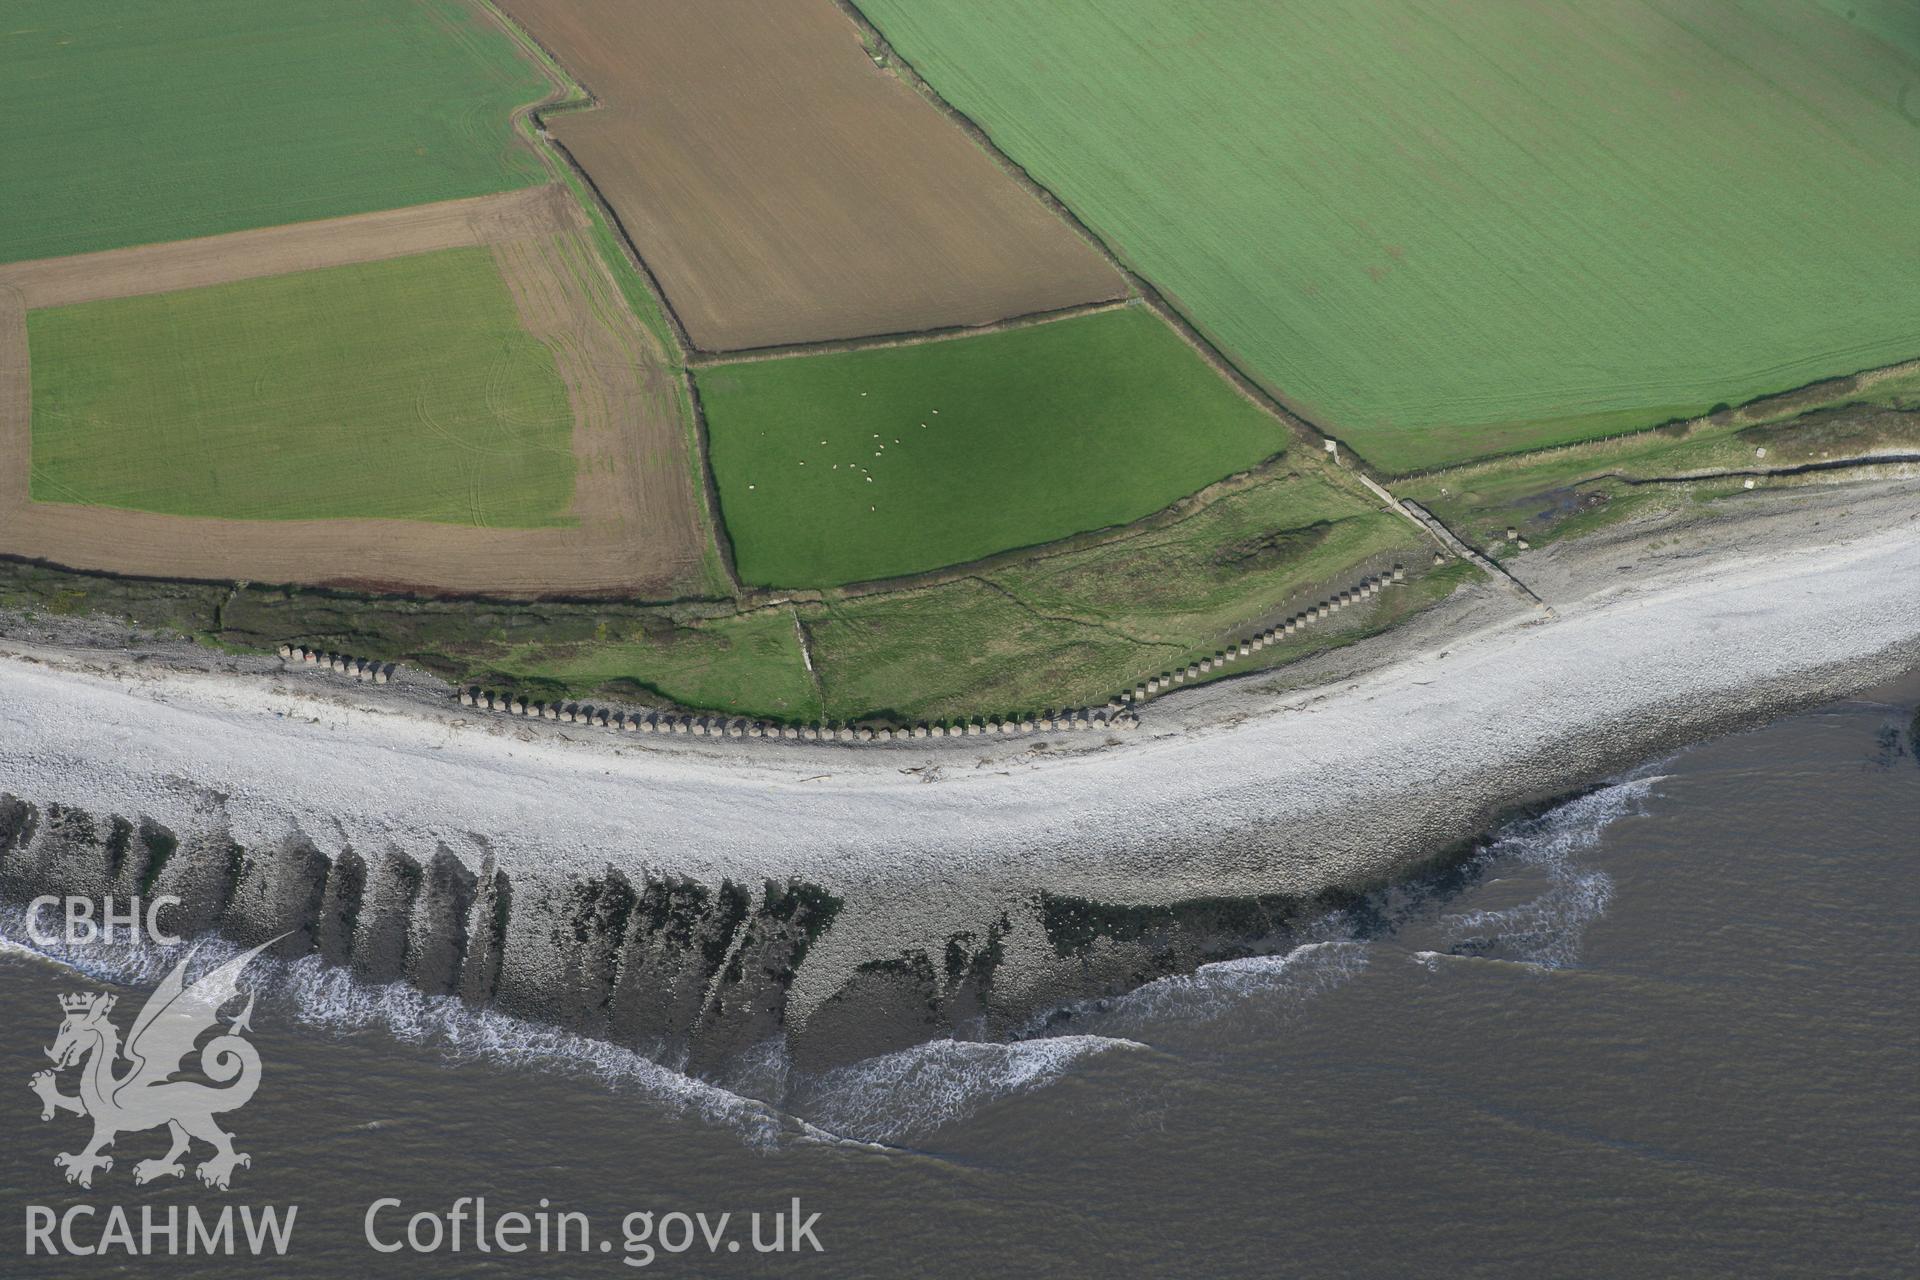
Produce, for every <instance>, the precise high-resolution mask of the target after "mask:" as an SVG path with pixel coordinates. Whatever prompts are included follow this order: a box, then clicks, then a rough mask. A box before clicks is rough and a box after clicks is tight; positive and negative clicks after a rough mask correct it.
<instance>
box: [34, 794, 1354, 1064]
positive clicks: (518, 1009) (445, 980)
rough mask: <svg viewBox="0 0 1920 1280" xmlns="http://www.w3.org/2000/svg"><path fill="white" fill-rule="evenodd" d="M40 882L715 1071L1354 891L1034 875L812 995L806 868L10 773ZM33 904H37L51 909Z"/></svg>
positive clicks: (1251, 926)
mask: <svg viewBox="0 0 1920 1280" xmlns="http://www.w3.org/2000/svg"><path fill="white" fill-rule="evenodd" d="M42 894H54V895H61V896H69V895H70V896H76V897H85V898H89V899H92V900H94V901H95V902H96V903H104V902H105V901H106V900H107V899H112V901H113V902H114V904H116V906H117V907H119V908H120V909H122V910H124V909H125V907H126V905H127V904H128V903H129V902H130V900H132V899H135V898H138V899H141V900H143V901H144V902H146V903H149V904H150V903H152V902H153V901H154V900H155V899H156V898H158V897H160V896H163V895H166V896H171V897H174V898H177V899H179V903H178V905H177V906H170V907H168V908H167V910H166V911H165V913H164V914H163V915H162V917H161V921H160V922H161V924H162V925H163V927H165V928H166V930H167V931H168V932H170V933H173V934H175V935H178V936H182V937H187V938H192V937H195V936H201V935H207V934H218V935H221V936H223V937H226V938H228V939H229V940H231V941H233V942H235V943H238V944H240V945H243V946H251V945H254V944H256V943H261V942H266V941H268V940H269V939H276V938H277V939H278V941H276V942H275V943H274V945H273V948H272V949H273V951H274V952H275V953H276V954H278V955H280V956H281V957H283V958H286V959H293V958H297V957H300V956H305V955H309V954H313V955H317V956H318V957H319V958H320V959H321V960H322V961H324V962H325V963H326V964H328V965H332V966H337V967H340V968H343V969H346V970H347V971H349V972H350V973H351V974H352V975H353V976H354V977H355V978H356V979H357V980H359V981H360V982H363V983H366V984H368V985H372V986H379V985H384V984H388V983H396V982H398V983H405V984H408V985H409V986H411V987H413V988H416V989H417V990H419V991H422V992H425V993H427V994H430V995H450V996H457V997H459V998H460V999H463V1000H466V1001H468V1002H471V1003H473V1004H475V1005H479V1006H485V1007H491V1008H495V1009H498V1010H499V1011H501V1012H503V1013H508V1014H511V1015H514V1016H516V1017H519V1018H523V1019H527V1020H530V1021H535V1022H540V1023H545V1024H549V1025H552V1026H555V1027H559V1028H562V1029H565V1030H568V1031H573V1032H578V1033H581V1034H585V1035H589V1036H594V1037H597V1038H601V1039H605V1040H609V1041H612V1042H615V1043H618V1044H621V1045H624V1046H627V1047H630V1048H634V1049H637V1050H639V1051H640V1052H642V1053H645V1054H646V1055H648V1056H650V1057H652V1058H654V1059H655V1060H657V1061H660V1062H663V1063H666V1064H668V1065H671V1066H674V1067H676V1068H679V1069H683V1070H686V1071H689V1072H692V1073H695V1074H715V1075H718V1074H724V1073H725V1072H726V1071H727V1070H728V1069H729V1066H730V1064H732V1063H735V1062H737V1061H739V1060H740V1059H741V1057H742V1056H743V1055H747V1054H749V1053H750V1052H751V1051H752V1050H754V1049H755V1048H756V1046H760V1045H763V1044H765V1043H767V1042H768V1041H770V1040H774V1039H779V1040H781V1041H782V1042H783V1043H784V1044H785V1046H786V1050H787V1052H788V1053H789V1054H790V1055H791V1061H792V1062H793V1064H794V1065H795V1066H796V1067H800V1068H802V1069H809V1070H812V1069H821V1068H825V1067H830V1066H833V1065H837V1064H839V1063H844V1062H851V1061H855V1060H858V1059H861V1058H865V1057H870V1056H873V1055H874V1054H877V1053H884V1052H887V1051H890V1050H894V1049H899V1048H904V1047H906V1046H909V1045H913V1044H918V1043H920V1042H923V1041H926V1040H930V1039H940V1038H944V1037H950V1036H959V1037H962V1038H1004V1037H1008V1036H1016V1035H1019V1034H1021V1033H1022V1032H1023V1031H1024V1030H1026V1029H1029V1028H1037V1026H1038V1025H1039V1022H1041V1021H1044V1020H1045V1018H1046V1017H1047V1015H1048V1013H1049V1012H1050V1011H1052V1010H1055V1009H1057V1008H1059V1007H1061V1006H1064V1005H1070V1004H1072V1003H1073V1002H1075V1001H1079V1000H1083V999H1087V998H1089V997H1093V998H1098V997H1099V996H1102V995H1105V994H1111V993H1116V992H1119V991H1124V990H1127V989H1130V988H1131V987H1134V986H1137V985H1139V984H1140V983H1142V982H1146V981H1151V980H1152V979H1154V978H1156V977H1160V976H1164V975H1166V974H1170V973H1176V972H1183V971H1188V970H1191V969H1193V968H1195V967H1197V966H1199V965H1201V964H1205V963H1207V962H1209V961H1213V960H1219V959H1227V958H1235V957H1239V956H1244V955H1249V954H1255V953H1258V952H1265V951H1274V950H1284V949H1285V948H1287V947H1288V946H1291V945H1292V944H1293V943H1294V942H1295V941H1297V939H1298V936H1299V934H1298V930H1299V927H1300V926H1301V924H1302V923H1303V922H1305V921H1309V920H1312V919H1317V918H1320V917H1323V916H1325V915H1326V913H1327V912H1328V911H1329V910H1338V909H1347V908H1348V907H1349V906H1350V904H1351V903H1353V902H1357V901H1359V900H1358V899H1357V898H1355V897H1354V896H1353V895H1343V896H1342V897H1341V898H1339V899H1338V900H1336V898H1333V897H1316V898H1312V899H1296V898H1288V897H1279V896H1273V897H1261V898H1220V899H1205V900H1195V901H1192V902H1186V903H1177V904H1173V905H1169V906H1154V907H1130V906H1121V905H1114V904H1106V903H1100V902H1095V901H1091V900H1087V899H1080V898H1065V897H1059V896H1055V895H1051V894H1046V893H1040V894H1032V895H1028V896H1023V897H1022V898H1020V899H1019V900H1017V901H1011V902H985V903H982V904H981V905H980V908H979V919H978V922H977V924H972V925H968V926H965V927H959V928H952V927H948V926H942V927H941V928H939V929H936V930H933V931H932V932H933V934H937V936H928V937H927V938H925V939H924V940H921V941H919V942H918V943H917V944H915V945H907V946H904V947H902V946H901V945H900V942H899V938H898V937H897V936H895V937H893V938H890V939H889V941H888V943H887V944H886V945H885V947H884V948H883V947H882V945H881V944H880V943H878V942H877V941H876V942H875V943H874V944H873V945H872V946H871V947H863V946H862V944H861V940H860V939H857V938H856V939H851V940H849V939H844V938H843V939H839V940H838V941H840V942H842V943H849V942H850V943H851V945H842V946H839V947H836V948H835V951H836V952H837V958H836V959H834V960H833V961H832V964H833V965H834V966H836V967H837V968H838V970H839V972H836V973H831V974H825V975H819V974H814V975H810V976H813V977H818V978H822V979H824V986H821V984H816V987H817V989H824V990H826V991H828V992H829V993H830V994H828V995H827V997H826V998H825V999H823V1000H819V1001H817V1002H816V1003H815V1004H814V1006H813V1007H812V1008H811V1009H809V1010H808V1011H807V1013H806V1016H805V1017H804V1018H800V1017H796V1016H795V1015H794V1010H793V1008H792V1006H791V1004H790V1001H789V993H790V990H791V988H792V987H793V983H794V980H795V978H796V976H797V975H798V974H799V973H800V971H801V969H802V967H803V966H805V965H807V964H808V963H809V952H810V950H812V949H813V947H814V945H815V943H816V942H817V941H818V940H820V939H821V938H822V937H823V936H824V935H825V934H826V933H827V931H828V930H830V929H832V928H833V927H834V925H835V922H836V920H837V919H839V918H840V917H841V913H842V908H843V906H844V904H843V902H842V901H841V900H840V899H839V898H838V897H836V896H835V895H834V894H833V893H832V892H830V891H828V890H827V889H826V888H823V887H822V886H819V885H816V884H810V883H806V882H804V881H800V880H789V881H786V882H773V881H767V882H765V883H762V884H759V885H757V886H756V885H748V884H742V883H738V882H735V881H733V880H721V881H720V882H719V883H718V884H709V883H703V882H700V881H697V880H692V879H687V878H681V877H675V876H672V875H665V874H655V873H652V872H648V873H629V872H626V871H622V870H620V869H618V868H615V867H612V866H608V867H606V868H605V869H604V870H602V871H601V872H599V873H598V874H592V875H581V874H568V873H565V872H561V871H557V870H556V871H555V872H553V873H551V874H540V873H530V872H527V871H525V870H518V871H516V872H514V873H513V874H509V872H508V870H506V869H504V868H502V867H500V866H499V865H497V863H496V859H495V858H494V857H493V856H492V854H490V853H488V852H486V851H485V849H484V847H481V848H479V850H478V852H477V854H470V855H469V856H467V857H462V856H460V855H459V854H456V853H455V852H454V851H453V850H451V849H449V848H447V847H446V846H445V845H436V846H434V847H431V848H427V849H420V850H407V849H401V848H396V847H387V848H382V849H373V850H361V849H355V848H342V849H340V850H338V851H336V852H333V853H328V852H325V851H323V850H321V849H320V848H318V847H317V846H316V845H315V844H314V843H313V842H312V841H311V840H309V839H307V838H306V837H304V836H289V837H287V838H286V839H284V840H282V841H280V842H278V843H277V844H274V845H271V846H266V847H242V846H241V845H240V844H238V843H236V842H235V841H234V840H233V839H232V838H230V837H229V836H228V834H227V833H226V827H225V825H224V824H223V823H222V822H221V821H220V820H219V811H218V806H217V804H216V805H214V806H211V807H210V809H209V812H208V820H207V821H206V823H205V824H204V825H203V826H201V827H200V828H198V829H196V830H193V831H174V830H170V829H168V828H166V827H164V826H162V825H160V824H158V823H155V822H153V821H150V820H147V819H143V818H139V817H137V816H136V817H122V816H118V815H102V814H95V813H89V812H86V811H83V810H80V809H77V808H73V807H70V806H65V805H60V804H51V803H49V804H36V803H34V802H32V801H29V800H25V799H21V798H18V797H16V796H13V795H6V794H0V902H4V903H5V904H7V905H10V906H14V907H20V906H24V905H25V904H26V903H28V902H29V901H30V900H31V899H33V898H34V897H36V896H38V895H42ZM45 923H47V924H49V925H51V924H52V923H53V922H52V920H51V918H50V917H49V918H47V919H46V920H45Z"/></svg>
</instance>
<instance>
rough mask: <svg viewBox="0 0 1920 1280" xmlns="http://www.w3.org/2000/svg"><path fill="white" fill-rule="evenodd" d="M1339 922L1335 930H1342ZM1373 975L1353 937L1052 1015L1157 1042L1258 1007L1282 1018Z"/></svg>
mask: <svg viewBox="0 0 1920 1280" xmlns="http://www.w3.org/2000/svg"><path fill="white" fill-rule="evenodd" d="M1340 923H1341V922H1340V921H1338V919H1337V918H1336V919H1335V920H1330V921H1329V922H1327V927H1328V928H1332V927H1335V926H1338V925H1340ZM1366 967H1367V944H1366V943H1364V942H1361V941H1358V940H1355V939H1353V938H1350V937H1335V938H1327V939H1323V940H1319V941H1314V942H1307V943H1302V944H1301V945H1299V946H1297V947H1295V948H1293V950H1291V951H1288V952H1286V953H1285V954H1283V955H1260V956H1244V957H1241V958H1239V959H1235V960H1219V961H1215V962H1214V963H1212V964H1203V965H1201V966H1200V967H1199V968H1198V969H1195V970H1194V971H1193V972H1192V973H1182V974H1172V975H1169V976H1168V977H1165V978H1156V979H1155V980H1153V981H1152V982H1148V983H1145V984H1144V985H1142V986H1138V987H1135V988H1134V989H1133V990H1131V991H1129V992H1127V993H1125V994H1124V995H1119V996H1113V997H1110V998H1107V999H1099V1000H1082V1001H1078V1002H1076V1003H1074V1004H1071V1005H1068V1006H1066V1007H1065V1008H1062V1009H1059V1010H1057V1011H1055V1012H1054V1013H1052V1014H1050V1015H1048V1017H1047V1018H1046V1020H1045V1021H1046V1022H1047V1023H1050V1024H1059V1023H1064V1022H1069V1021H1070V1022H1071V1023H1072V1024H1073V1025H1075V1026H1076V1027H1080V1028H1083V1029H1086V1028H1091V1029H1096V1030H1098V1031H1100V1032H1102V1033H1111V1034H1115V1035H1121V1034H1127V1033H1129V1032H1130V1033H1131V1034H1133V1035H1137V1036H1144V1037H1148V1038H1151V1036H1152V1035H1153V1033H1154V1031H1155V1030H1156V1029H1159V1028H1164V1027H1167V1026H1169V1025H1172V1024H1177V1023H1193V1022H1206V1021H1211V1020H1213V1019H1215V1018H1219V1017H1221V1016H1223V1015H1225V1014H1227V1013H1228V1012H1230V1011H1237V1010H1241V1009H1244V1008H1246V1007H1247V1006H1248V1005H1250V1004H1253V1003H1255V1002H1259V1003H1261V1004H1262V1005H1263V1006H1265V1007H1266V1008H1267V1009H1269V1010H1271V1011H1274V1012H1278V1011H1279V1010H1280V1009H1281V1008H1282V1007H1283V1006H1284V1007H1290V1006H1292V1005H1294V1004H1297V1003H1298V1002H1300V1001H1304V1000H1306V999H1308V998H1310V997H1312V996H1316V995H1319V994H1320V993H1321V992H1323V991H1327V990H1330V989H1332V988H1334V987H1337V986H1339V985H1340V984H1342V983H1344V982H1346V981H1348V980H1349V979H1351V978H1353V977H1355V976H1357V975H1358V974H1359V973H1360V972H1361V971H1362V970H1364V969H1365V968H1366Z"/></svg>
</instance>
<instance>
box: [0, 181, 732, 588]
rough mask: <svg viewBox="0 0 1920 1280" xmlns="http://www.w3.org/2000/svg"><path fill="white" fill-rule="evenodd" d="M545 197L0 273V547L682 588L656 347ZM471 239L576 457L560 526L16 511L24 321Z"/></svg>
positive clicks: (454, 205) (464, 583)
mask: <svg viewBox="0 0 1920 1280" xmlns="http://www.w3.org/2000/svg"><path fill="white" fill-rule="evenodd" d="M586 227H587V224H586V221H585V218H584V215H582V213H581V212H580V210H579V208H578V207H577V206H576V205H575V204H574V203H573V201H572V198H571V197H570V196H569V195H568V193H567V192H566V190H565V189H564V188H562V187H560V186H557V185H553V186H545V187H538V188H533V189H530V190H525V191H517V192H512V193H509V194H507V195H502V196H488V197H481V198H478V199H474V200H459V201H449V202H446V203H444V204H437V205H427V206H420V207H416V208H412V209H401V210H395V211H392V212H390V213H379V214H366V215H359V216H356V217H352V218H340V219H329V220H326V221H321V222H312V223H302V224H296V225H293V226H287V227H274V228H269V229H265V230H260V231H244V232H238V233H235V234H234V235H231V236H216V237H209V238H207V239H204V240H193V241H183V242H179V243H175V244H167V245H154V246H147V247H142V248H138V249H123V250H112V251H109V252H106V253H100V254H87V255H82V256H79V257H75V258H67V259H53V260H45V261H38V262H28V263H18V264H13V265H11V266H7V267H0V553H4V554H8V555H13V556H20V557H25V558H29V559H35V560H45V561H48V562H51V563H56V564H60V565H63V566H66V567H69V568H75V569H86V570H94V571H100V572H107V573H118V574H131V575H137V576H151V577H166V578H189V579H208V580H245V581H258V582H285V583H303V584H311V585H321V586H336V587H343V588H358V589H373V590H403V591H413V592H420V593H424V594H429V595H436V594H463V595H464V594H474V595H489V596H536V597H553V596H596V595H622V596H632V597H640V598H649V599H671V598H678V597H681V596H684V595H687V594H691V593H697V591H698V588H699V584H700V582H701V564H702V558H703V555H704V549H705V535H704V531H703V528H702V522H701V520H700V519H699V517H698V513H697V501H698V500H697V496H696V495H695V493H694V492H693V489H692V484H693V468H692V464H691V461H690V459H689V457H688V447H689V446H688V442H687V436H686V432H685V430H684V428H683V425H682V423H681V421H680V414H679V410H678V405H677V402H676V397H675V394H674V389H673V388H674V384H673V381H672V379H673V372H672V369H671V366H670V363H669V360H668V358H667V355H666V353H665V352H664V351H663V350H662V349H661V348H660V345H659V343H658V342H657V341H655V340H654V339H653V337H652V335H651V334H648V333H647V332H646V331H645V329H644V327H643V326H642V325H641V324H640V323H639V321H638V320H637V319H635V318H634V317H633V316H632V315H631V313H630V312H629V311H627V309H626V308H625V306H624V304H623V303H622V302H621V300H620V298H619V294H618V289H617V286H616V285H615V283H614V281H613V280H612V278H611V276H609V275H608V274H607V272H606V269H605V268H604V267H603V266H601V265H600V264H599V263H598V261H597V259H596V257H595V255H594V251H593V248H592V245H591V244H590V243H589V241H588V239H587V229H586ZM463 246H490V247H491V248H492V249H493V252H494V254H495V260H496V262H497V263H498V264H499V265H500V267H501V270H502V274H503V276H504V278H505V279H506V281H507V284H508V288H509V291H510V292H511V294H512V295H513V297H514V301H515V306H516V308H517V309H518V311H519V312H520V315H521V318H522V322H523V323H524V324H525V325H526V326H527V328H528V330H529V332H530V333H532V334H533V335H534V336H535V337H537V338H539V339H540V340H541V341H543V342H544V343H546V344H547V345H548V347H549V349H550V350H552V351H553V352H554V355H555V360H556V365H557V367H558V369H559V370H560V373H561V377H562V380H563V382H564V383H565V385H566V387H567V391H568V397H569V400H570V402H571V403H572V405H573V408H574V413H575V429H574V435H573V448H574V451H575V454H576V457H578V458H579V460H580V472H579V478H578V480H577V482H576V494H575V504H574V508H573V511H572V514H573V515H574V516H575V518H576V520H577V523H576V524H575V525H574V526H572V527H568V528H549V529H500V528H488V527H481V526H478V525H474V526H465V525H452V524H435V523H431V522H426V521H413V520H360V519H353V520H287V521H236V520H218V519H203V518H195V517H186V516H170V515H159V514H153V513H148V512H135V511H123V510H118V509H111V508H105V507H90V506H81V505H65V504H51V503H34V502H31V501H29V498H28V477H29V474H30V470H31V465H32V423H31V412H32V391H31V377H30V368H29V353H28V348H27V340H26V325H25V316H26V312H27V310H29V309H31V308H34V307H45V306H56V305H62V304H64V303H72V302H80V301H91V300H94V299H98V298H109V297H118V296H125V295H126V294H134V293H156V292H165V291H170V290H174V289H183V288H193V287H196V286H204V285H211V284H220V283H226V282H228V281H232V280H242V279H249V278H253V277H258V276H267V275H275V274H282V273H286V272H292V271H300V270H307V269H312V268H317V267H326V266H339V265H347V264H349V263H353V262H366V261H377V260H381V259H386V258H394V257H401V256H406V255H410V254H417V253H424V252H430V251H433V250H436V249H445V248H454V247H463Z"/></svg>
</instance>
